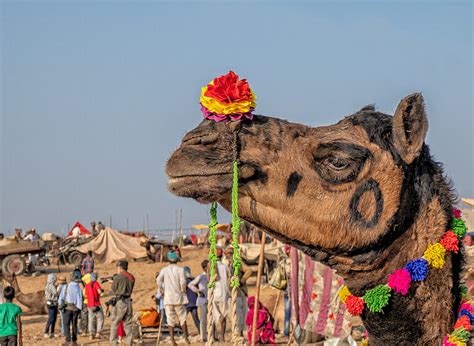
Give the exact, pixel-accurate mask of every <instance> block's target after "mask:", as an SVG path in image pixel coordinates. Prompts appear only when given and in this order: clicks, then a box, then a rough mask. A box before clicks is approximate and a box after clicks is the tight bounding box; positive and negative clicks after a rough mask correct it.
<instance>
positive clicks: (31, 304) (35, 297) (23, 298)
mask: <svg viewBox="0 0 474 346" xmlns="http://www.w3.org/2000/svg"><path fill="white" fill-rule="evenodd" d="M3 278H4V279H5V280H6V281H7V282H8V283H9V284H10V285H11V286H12V287H13V288H14V289H15V299H16V300H18V301H19V302H20V303H21V304H22V305H24V306H26V307H27V308H28V310H27V311H24V312H23V314H24V315H26V316H28V315H44V314H47V313H48V310H47V308H46V297H45V295H44V290H42V291H37V292H32V293H23V292H22V291H21V289H20V285H18V280H17V278H16V276H15V275H11V276H9V275H3Z"/></svg>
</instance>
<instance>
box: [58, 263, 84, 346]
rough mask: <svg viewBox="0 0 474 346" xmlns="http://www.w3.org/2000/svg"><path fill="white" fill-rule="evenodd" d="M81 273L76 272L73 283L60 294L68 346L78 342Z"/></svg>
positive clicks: (59, 301) (59, 302)
mask: <svg viewBox="0 0 474 346" xmlns="http://www.w3.org/2000/svg"><path fill="white" fill-rule="evenodd" d="M80 283H81V272H80V271H78V270H74V271H73V272H72V274H71V282H70V283H68V284H67V285H65V286H64V287H63V289H62V290H61V293H60V294H59V299H58V306H59V307H60V308H61V309H63V316H64V329H65V330H64V332H65V336H66V344H69V343H71V342H72V344H73V345H76V342H77V320H78V318H79V314H80V312H81V310H82V289H81V287H80V285H79V284H80Z"/></svg>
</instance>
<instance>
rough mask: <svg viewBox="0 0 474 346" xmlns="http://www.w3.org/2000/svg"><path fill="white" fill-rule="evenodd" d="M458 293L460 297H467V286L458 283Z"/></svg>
mask: <svg viewBox="0 0 474 346" xmlns="http://www.w3.org/2000/svg"><path fill="white" fill-rule="evenodd" d="M459 294H460V295H461V298H466V297H467V286H466V285H464V284H461V285H459Z"/></svg>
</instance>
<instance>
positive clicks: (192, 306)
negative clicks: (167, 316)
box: [183, 266, 201, 333]
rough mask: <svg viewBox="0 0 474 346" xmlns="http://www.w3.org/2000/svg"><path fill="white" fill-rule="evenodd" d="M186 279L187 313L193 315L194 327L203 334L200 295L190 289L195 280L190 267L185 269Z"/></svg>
mask: <svg viewBox="0 0 474 346" xmlns="http://www.w3.org/2000/svg"><path fill="white" fill-rule="evenodd" d="M183 270H184V277H185V279H186V297H188V304H187V305H186V311H187V312H188V313H189V314H191V316H192V318H193V321H194V325H195V326H196V329H197V331H198V333H201V329H200V322H199V316H198V307H197V298H198V294H197V293H196V292H194V291H193V290H192V289H190V288H189V287H188V285H189V283H190V282H191V281H193V280H194V278H193V277H192V276H191V268H189V267H188V266H185V267H183Z"/></svg>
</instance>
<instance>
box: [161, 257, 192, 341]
mask: <svg viewBox="0 0 474 346" xmlns="http://www.w3.org/2000/svg"><path fill="white" fill-rule="evenodd" d="M167 257H168V261H169V262H170V264H169V265H167V266H166V267H164V268H163V269H162V270H161V271H160V274H159V275H158V277H157V278H156V284H157V285H158V287H159V291H161V292H163V294H164V302H163V303H164V305H165V313H166V321H167V323H168V330H169V333H170V337H171V344H172V345H176V342H175V340H174V326H175V319H176V318H177V319H178V321H179V324H180V325H181V328H182V330H183V335H184V340H185V342H186V343H187V344H189V339H188V328H187V325H186V308H185V305H186V304H187V303H188V298H187V297H186V279H185V277H184V270H183V268H181V267H178V265H177V264H176V263H177V262H178V254H177V253H176V252H174V251H170V252H168V254H167Z"/></svg>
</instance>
